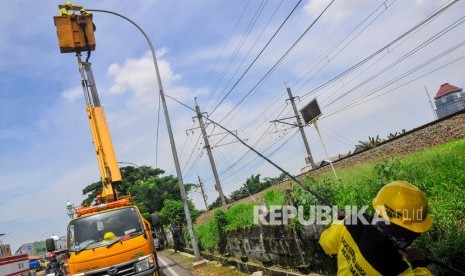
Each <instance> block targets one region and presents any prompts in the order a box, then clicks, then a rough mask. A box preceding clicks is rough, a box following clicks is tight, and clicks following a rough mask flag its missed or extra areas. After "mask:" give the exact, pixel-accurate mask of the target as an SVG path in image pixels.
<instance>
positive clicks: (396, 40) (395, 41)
mask: <svg viewBox="0 0 465 276" xmlns="http://www.w3.org/2000/svg"><path fill="white" fill-rule="evenodd" d="M458 1H459V0H454V1H453V2H451V3H449V4H448V5H446V6H445V7H443V8H441V9H440V10H438V11H437V12H435V13H433V14H432V15H430V16H428V17H427V18H425V19H424V20H422V21H421V22H419V23H418V24H416V25H415V26H413V27H412V28H410V29H409V30H408V31H406V32H405V33H403V34H402V35H400V36H398V37H397V38H396V39H394V40H393V41H391V42H390V43H388V44H387V45H385V46H384V47H382V48H380V49H378V50H377V51H375V52H374V53H372V54H371V55H369V56H368V57H366V58H364V59H363V60H361V61H360V62H358V63H357V64H355V65H353V66H352V67H350V68H348V69H346V70H345V71H344V72H342V73H340V74H339V75H337V76H335V77H333V78H331V79H330V80H328V81H326V82H325V83H323V84H321V85H319V86H318V87H316V88H314V89H312V90H311V91H309V92H308V93H305V94H304V95H302V97H306V96H308V95H310V94H312V93H315V92H316V91H319V90H321V89H322V88H324V87H326V86H328V85H329V84H330V83H333V82H335V81H336V80H338V79H340V78H342V77H343V76H345V75H347V74H348V73H349V72H351V71H353V70H355V69H357V68H359V67H360V66H362V65H363V64H365V63H366V62H368V61H370V60H371V59H373V58H374V57H375V56H377V55H378V54H380V53H382V52H383V51H385V50H387V49H388V48H389V47H391V46H392V45H394V44H395V43H397V42H399V41H400V40H402V39H403V38H404V37H406V36H407V35H409V34H410V33H412V32H413V31H415V30H416V29H418V28H420V27H421V26H422V25H424V24H426V23H428V22H429V21H431V20H432V19H434V18H435V17H437V16H438V15H439V14H441V13H442V12H444V11H446V10H447V9H448V8H450V7H451V6H452V5H454V4H455V3H457V2H458Z"/></svg>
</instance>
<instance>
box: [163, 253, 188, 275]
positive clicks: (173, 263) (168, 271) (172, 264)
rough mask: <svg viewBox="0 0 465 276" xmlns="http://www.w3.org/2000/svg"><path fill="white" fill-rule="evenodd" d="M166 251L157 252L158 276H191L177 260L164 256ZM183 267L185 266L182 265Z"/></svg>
mask: <svg viewBox="0 0 465 276" xmlns="http://www.w3.org/2000/svg"><path fill="white" fill-rule="evenodd" d="M165 252H166V251H160V252H158V254H157V256H158V263H159V265H160V275H162V276H191V275H193V274H192V272H190V271H189V270H187V269H186V268H185V267H183V266H182V265H183V264H181V263H179V262H178V261H177V260H175V259H173V258H170V257H169V256H167V255H166V254H165ZM184 266H185V265H184Z"/></svg>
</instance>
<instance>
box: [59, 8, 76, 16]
mask: <svg viewBox="0 0 465 276" xmlns="http://www.w3.org/2000/svg"><path fill="white" fill-rule="evenodd" d="M63 15H73V13H72V12H69V11H68V10H67V9H66V8H61V9H60V16H63Z"/></svg>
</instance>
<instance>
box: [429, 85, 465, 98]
mask: <svg viewBox="0 0 465 276" xmlns="http://www.w3.org/2000/svg"><path fill="white" fill-rule="evenodd" d="M462 90H463V89H462V88H458V87H457V86H453V85H450V84H449V83H447V82H446V83H444V84H442V85H441V88H439V90H438V93H437V94H436V96H434V99H435V100H437V99H439V98H441V97H442V96H445V95H447V94H450V93H457V92H458V93H460V92H462Z"/></svg>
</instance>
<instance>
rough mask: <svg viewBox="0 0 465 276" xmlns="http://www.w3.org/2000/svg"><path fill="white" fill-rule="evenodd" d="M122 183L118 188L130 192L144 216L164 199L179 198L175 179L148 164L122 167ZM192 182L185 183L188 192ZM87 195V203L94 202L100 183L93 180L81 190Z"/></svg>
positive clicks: (124, 192)
mask: <svg viewBox="0 0 465 276" xmlns="http://www.w3.org/2000/svg"><path fill="white" fill-rule="evenodd" d="M120 170H121V176H122V179H123V180H122V183H121V185H119V187H118V189H119V190H120V191H121V192H122V194H123V195H127V194H131V196H132V199H133V202H134V203H135V204H136V205H137V206H138V207H139V209H140V211H141V213H142V214H143V216H144V217H146V218H148V217H149V216H150V214H151V213H153V212H157V211H160V210H161V209H162V208H163V201H164V200H165V199H172V200H181V195H180V192H179V186H178V181H177V179H176V178H175V177H174V176H172V175H169V176H163V173H164V171H163V170H162V169H159V168H155V169H154V168H152V167H149V166H141V167H132V166H127V167H122V168H121V169H120ZM192 186H193V184H186V185H185V189H186V191H187V192H188V191H189V190H190V189H191V187H192ZM82 192H83V194H84V195H87V199H86V200H85V201H86V202H87V203H88V204H91V203H93V202H95V200H96V198H97V195H99V194H100V193H101V192H102V183H101V182H100V181H99V182H94V183H92V184H90V185H88V186H87V187H85V188H84V189H83V190H82Z"/></svg>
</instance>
